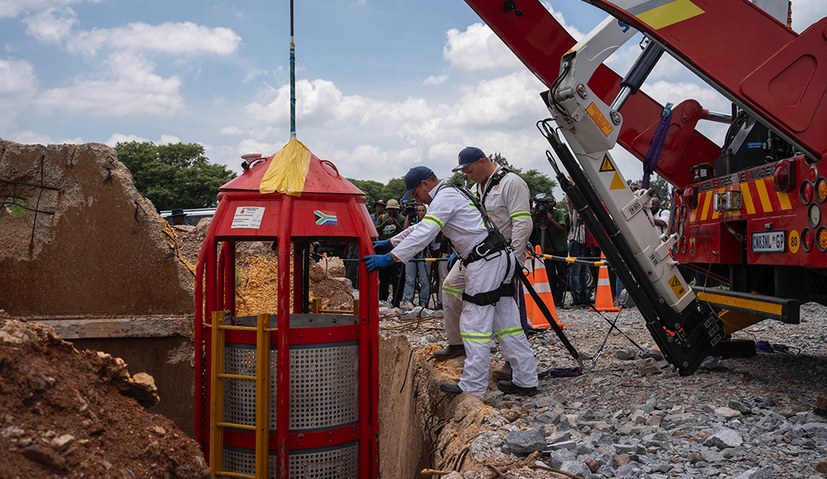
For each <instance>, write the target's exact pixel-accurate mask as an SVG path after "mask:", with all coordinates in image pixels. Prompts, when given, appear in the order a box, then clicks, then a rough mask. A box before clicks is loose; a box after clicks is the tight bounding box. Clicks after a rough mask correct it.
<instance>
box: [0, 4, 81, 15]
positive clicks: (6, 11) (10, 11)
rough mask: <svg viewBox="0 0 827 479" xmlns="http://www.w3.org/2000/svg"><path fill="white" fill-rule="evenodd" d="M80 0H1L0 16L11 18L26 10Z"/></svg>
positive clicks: (40, 9) (46, 8)
mask: <svg viewBox="0 0 827 479" xmlns="http://www.w3.org/2000/svg"><path fill="white" fill-rule="evenodd" d="M80 1H81V0H2V1H0V18H13V17H16V16H18V15H20V14H25V13H28V12H41V11H43V10H48V9H49V8H52V7H62V6H66V5H71V4H73V3H79V2H80Z"/></svg>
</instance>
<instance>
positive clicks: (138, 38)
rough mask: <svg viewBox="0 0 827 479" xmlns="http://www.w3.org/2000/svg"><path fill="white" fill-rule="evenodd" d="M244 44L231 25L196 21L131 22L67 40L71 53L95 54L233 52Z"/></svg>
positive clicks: (222, 53) (81, 34) (218, 53)
mask: <svg viewBox="0 0 827 479" xmlns="http://www.w3.org/2000/svg"><path fill="white" fill-rule="evenodd" d="M240 43H241V37H239V36H238V35H237V34H236V33H235V32H234V31H232V30H231V29H229V28H223V27H217V28H209V27H205V26H202V25H196V24H194V23H192V22H182V23H162V24H160V25H148V24H146V23H130V24H129V25H127V26H125V27H117V28H102V29H94V30H88V31H81V32H77V33H76V34H74V35H73V36H72V37H71V38H70V39H68V40H67V44H66V48H67V49H68V51H69V52H70V53H80V54H85V55H95V54H96V53H97V52H98V50H100V49H101V48H104V47H106V48H110V49H113V50H131V51H144V52H157V53H165V54H170V55H197V54H205V53H206V54H215V55H230V54H232V53H234V52H235V51H236V49H237V48H238V46H239V44H240Z"/></svg>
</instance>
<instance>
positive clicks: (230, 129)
mask: <svg viewBox="0 0 827 479" xmlns="http://www.w3.org/2000/svg"><path fill="white" fill-rule="evenodd" d="M219 133H221V134H222V135H234V136H238V135H243V134H244V130H242V129H241V128H238V127H237V126H225V127H224V128H222V129H221V131H219Z"/></svg>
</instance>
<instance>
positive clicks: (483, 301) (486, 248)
mask: <svg viewBox="0 0 827 479" xmlns="http://www.w3.org/2000/svg"><path fill="white" fill-rule="evenodd" d="M503 176H504V175H503ZM500 178H502V176H501V177H500ZM498 181H499V180H498ZM443 186H451V187H452V188H455V189H456V190H457V191H459V192H460V193H461V194H462V195H463V196H465V197H466V198H467V199H468V200H469V201H470V202H471V204H472V205H473V206H474V208H476V209H477V211H479V213H480V215H481V216H482V224H483V226H485V229H486V230H487V231H488V236H486V237H485V239H484V240H482V241H481V242H480V243H479V244H477V245H476V246H474V247H473V248H472V249H471V253H470V254H468V256H466V257H465V258H463V259H462V265H463V266H466V267H467V266H468V265H469V264H471V263H473V262H475V261H479V260H481V259H484V260H486V261H487V260H488V259H489V258H491V257H493V256H494V255H495V254H496V255H497V256H499V255H500V254H502V253H501V252H502V251H506V252H510V251H511V244H510V243H509V242H508V240H506V239H505V237H504V236H503V235H502V233H500V230H499V229H497V226H496V225H495V224H494V222H493V221H491V218H489V217H488V215H487V214H486V212H485V207H483V205H482V203H481V202H480V200H478V199H477V197H476V196H474V194H473V193H471V192H470V191H468V189H466V188H463V187H462V186H459V185H443ZM440 189H441V188H440ZM437 193H439V190H437ZM506 258H507V260H508V263H507V266H506V277H505V278H503V283H502V284H501V285H500V286H499V287H498V288H497V289H494V290H491V291H486V292H483V293H477V294H474V295H470V294H468V293H465V292H463V293H462V299H463V300H464V301H468V302H469V303H473V304H476V305H478V306H489V305H491V306H493V305H495V304H497V302H498V301H499V300H500V298H504V297H513V296H514V276H513V275H511V276H509V275H508V270H510V269H511V261H512V258H511V255H510V254H509V255H506ZM515 270H516V268H515Z"/></svg>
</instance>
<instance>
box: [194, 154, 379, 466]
mask: <svg viewBox="0 0 827 479" xmlns="http://www.w3.org/2000/svg"><path fill="white" fill-rule="evenodd" d="M293 141H295V140H293ZM299 144H300V143H299ZM302 147H303V145H302ZM285 149H287V147H285ZM282 151H284V150H282ZM304 151H306V153H307V154H308V155H309V164H307V163H305V164H306V165H307V169H306V176H305V180H304V184H303V188H301V189H300V194H293V195H289V194H283V193H280V192H273V193H268V194H262V193H260V191H259V188H260V185H261V184H262V179H263V178H266V175H265V173H266V172H268V173H269V171H270V170H272V168H271V163H273V162H278V161H287V160H285V159H282V160H280V159H279V154H276V155H274V156H273V157H270V158H266V159H264V158H248V157H245V158H247V159H248V160H251V164H250V165H249V166H246V162H245V172H244V173H243V174H242V175H241V176H240V177H238V178H236V179H234V180H232V181H230V182H229V183H227V184H226V185H224V186H223V187H222V188H221V192H220V193H219V203H218V208H217V209H216V213H215V217H214V219H213V221H212V224H211V225H210V228H209V231H208V233H207V236H206V238H205V241H204V244H203V246H202V249H201V253H200V256H199V259H198V266H197V269H196V281H195V332H194V336H195V351H196V353H195V436H196V439H197V440H198V442H199V443H200V444H201V447H202V449H203V451H204V454H205V456H206V457H207V458H208V460H209V463H210V468H211V470H212V474H213V477H250V478H263V477H267V478H288V477H290V478H304V477H307V478H310V477H312V478H317V479H322V478H330V479H334V478H351V477H352V478H357V477H377V476H378V471H379V467H378V462H379V452H378V434H379V426H378V407H377V406H378V401H379V388H378V381H379V375H378V371H379V367H378V357H379V348H378V301H377V283H376V277H375V275H374V274H368V273H367V271H366V269H365V265H364V263H363V262H359V261H358V258H359V257H361V256H363V255H365V254H369V253H372V252H373V247H372V244H371V238H374V237H376V230H375V228H374V226H373V222H372V221H371V219H370V216H369V214H368V211H367V208H366V207H365V196H364V194H363V193H362V192H361V191H360V190H359V189H357V188H356V187H355V186H353V185H352V184H351V183H350V182H349V181H347V179H345V178H344V177H343V176H342V175H340V174H339V171H338V170H337V169H336V167H335V166H334V165H333V163H331V162H329V161H327V160H320V159H319V158H317V157H316V156H315V155H312V154H311V153H310V152H309V151H307V150H304ZM244 242H262V244H260V245H259V246H262V245H266V246H267V248H265V250H269V251H270V252H271V253H272V255H273V256H274V258H275V259H276V260H277V262H278V266H277V267H275V268H274V270H273V271H272V275H273V276H274V277H275V278H276V279H277V281H276V282H275V284H276V286H275V287H274V288H273V289H274V290H273V291H272V294H273V295H275V300H276V301H275V304H276V306H275V309H276V310H275V311H257V312H256V314H251V315H246V316H243V315H239V314H236V303H237V300H238V297H237V281H238V280H239V278H237V264H236V262H237V254H238V251H239V247H241V246H244V244H243V243H244ZM331 243H338V244H344V246H345V251H347V252H349V254H347V255H346V256H347V257H349V258H350V259H352V261H353V262H352V263H350V264H351V265H358V290H359V299H358V300H355V301H354V307H353V310H347V311H341V310H339V311H325V310H323V309H321V308H320V303H319V302H318V301H311V300H310V297H309V292H310V266H311V262H312V261H313V258H312V256H313V253H314V249H313V248H314V247H317V246H318V245H319V244H322V245H324V244H331Z"/></svg>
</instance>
